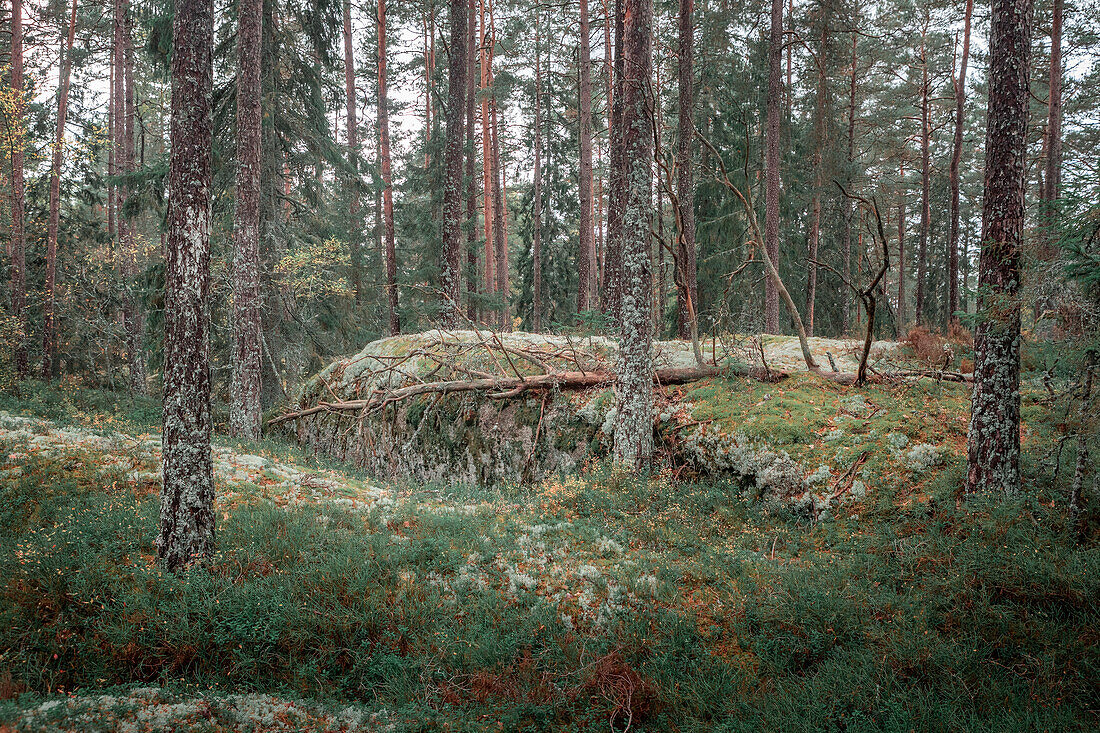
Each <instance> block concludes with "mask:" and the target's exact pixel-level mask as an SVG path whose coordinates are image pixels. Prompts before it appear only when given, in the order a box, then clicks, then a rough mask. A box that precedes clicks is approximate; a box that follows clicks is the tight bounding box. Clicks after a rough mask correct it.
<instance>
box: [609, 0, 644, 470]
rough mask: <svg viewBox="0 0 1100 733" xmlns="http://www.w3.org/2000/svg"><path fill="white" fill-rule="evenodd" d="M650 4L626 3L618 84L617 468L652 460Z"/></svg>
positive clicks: (631, 0)
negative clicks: (622, 201)
mask: <svg viewBox="0 0 1100 733" xmlns="http://www.w3.org/2000/svg"><path fill="white" fill-rule="evenodd" d="M652 22H653V3H652V0H626V12H625V25H624V29H623V31H624V32H623V36H624V40H625V44H624V53H625V70H626V75H625V78H624V79H623V95H622V96H623V115H622V118H621V120H622V159H621V160H622V166H623V170H622V173H621V177H622V182H623V194H624V199H625V204H626V206H625V209H624V212H623V218H622V223H621V226H622V231H621V234H620V238H621V256H622V271H621V277H622V297H621V302H620V330H619V364H618V370H617V373H616V379H615V393H616V396H617V398H618V414H617V416H616V421H615V462H616V463H619V464H622V465H626V466H633V467H635V468H642V467H645V466H646V465H647V464H648V463H649V461H650V459H651V458H652V455H653V380H652V373H653V353H652V347H651V344H652V338H653V337H652V320H651V318H650V298H651V297H652V295H651V293H652V287H653V283H652V275H651V269H652V263H651V261H650V258H651V253H650V246H649V242H650V229H649V228H650V211H651V208H652V207H651V206H650V184H651V179H652V160H653V128H652V125H651V124H650V118H649V104H648V100H647V95H648V91H649V90H648V86H649V84H648V83H649V78H650V74H651V68H652V47H651V29H652Z"/></svg>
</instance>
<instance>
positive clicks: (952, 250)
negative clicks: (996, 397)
mask: <svg viewBox="0 0 1100 733" xmlns="http://www.w3.org/2000/svg"><path fill="white" fill-rule="evenodd" d="M1058 2H1061V0H1058ZM973 14H974V0H966V19H965V21H964V24H963V47H962V59H961V61H960V62H959V75H958V77H957V78H956V79H955V141H954V145H953V147H952V149H951V166H950V168H949V169H948V174H947V177H948V186H949V188H950V189H951V232H950V235H949V237H948V242H947V247H948V250H947V322H948V324H951V323H953V322H957V321H958V317H957V316H956V315H955V313H956V311H958V310H959V163H960V161H961V160H962V146H963V123H964V121H965V119H966V117H965V105H966V64H967V61H968V60H969V58H970V20H971V17H972V16H973Z"/></svg>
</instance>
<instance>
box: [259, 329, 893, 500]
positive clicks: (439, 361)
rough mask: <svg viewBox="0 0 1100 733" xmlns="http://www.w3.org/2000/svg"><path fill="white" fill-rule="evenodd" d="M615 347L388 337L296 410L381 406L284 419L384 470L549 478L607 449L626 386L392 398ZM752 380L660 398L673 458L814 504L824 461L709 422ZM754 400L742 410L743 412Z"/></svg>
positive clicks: (839, 344)
mask: <svg viewBox="0 0 1100 733" xmlns="http://www.w3.org/2000/svg"><path fill="white" fill-rule="evenodd" d="M812 344H813V346H814V347H815V349H814V350H815V351H820V354H819V355H820V356H822V358H823V360H824V357H825V351H829V352H831V353H832V354H833V355H834V358H835V360H836V361H837V362H838V363H839V364H840V366H841V368H842V369H843V368H847V367H849V366H850V365H854V361H855V359H856V358H857V357H856V356H855V355H854V352H855V350H856V348H855V345H854V344H853V342H844V341H829V340H817V339H814V340H812ZM878 348H880V349H885V348H890V346H889V345H882V346H880V347H878ZM705 351H706V356H707V357H709V358H712V359H715V361H716V362H717V363H719V364H723V363H730V362H732V361H735V360H736V361H739V362H741V363H744V362H746V361H748V362H751V361H752V360H753V359H754V355H755V358H756V359H759V349H756V350H755V351H754V349H752V348H748V347H745V346H744V344H742V346H741V347H735V346H732V345H728V346H727V348H726V349H723V347H722V346H721V344H717V345H714V344H711V343H709V342H708V344H707V348H706V350H705ZM764 352H765V354H764V358H765V360H766V361H767V362H768V365H769V367H771V368H784V369H797V367H798V366H799V362H798V358H799V357H798V355H799V354H800V352H799V351H798V347H797V341H796V340H795V339H793V338H787V339H784V338H782V337H778V338H777V337H767V340H765V342H764ZM615 355H616V344H615V342H614V341H612V340H610V339H606V338H602V337H585V338H579V337H572V338H570V337H567V336H550V335H541V334H528V333H508V334H501V335H494V334H492V333H489V332H481V333H479V332H475V331H456V332H441V331H428V332H425V333H420V334H412V335H403V336H397V337H393V338H387V339H382V340H379V341H375V342H373V343H371V344H369V345H367V346H366V347H365V348H364V349H363V350H362V351H361V352H359V353H358V354H356V355H354V356H352V357H348V358H344V359H340V360H337V361H335V362H333V363H332V364H330V365H329V366H328V367H327V368H326V369H324V370H323V371H322V372H320V373H319V374H317V375H316V376H315V377H313V378H312V379H310V380H309V381H308V382H307V383H306V384H305V385H304V387H303V389H302V391H301V393H300V395H299V397H298V399H297V400H296V404H295V405H292V406H291V410H292V411H309V409H310V408H315V407H317V406H318V405H322V404H324V403H329V404H335V403H347V402H354V401H359V402H360V403H362V402H363V401H366V402H368V403H369V407H367V408H366V409H361V410H347V409H321V410H318V411H313V412H310V413H309V414H304V415H302V416H300V417H296V418H294V419H291V420H286V421H284V422H281V423H278V425H277V426H276V429H278V430H281V431H284V432H286V433H287V434H289V435H291V436H293V437H294V438H296V439H297V441H298V442H300V443H301V444H302V445H304V446H308V447H312V448H313V449H314V450H316V451H318V452H321V453H324V454H326V455H329V456H331V457H334V458H337V459H340V460H345V461H349V462H352V463H355V464H356V465H358V466H360V467H362V468H364V469H365V470H366V471H367V472H369V473H370V474H372V475H374V476H377V477H379V478H385V479H390V480H397V481H403V480H408V481H413V482H416V483H425V482H446V483H477V484H482V485H493V484H501V483H510V482H521V481H532V480H538V479H541V478H544V477H546V476H548V475H552V474H554V473H558V472H567V471H570V470H573V469H575V468H576V467H577V466H578V465H579V464H581V463H583V462H584V461H586V460H588V459H590V458H594V457H595V458H599V457H602V456H606V455H607V454H608V452H609V450H610V447H611V433H612V432H613V425H614V419H615V398H614V391H613V389H612V388H611V387H610V386H609V385H607V384H601V385H597V386H594V387H590V388H586V389H558V388H554V389H547V390H530V391H525V392H521V393H519V394H510V395H503V394H501V393H500V392H499V391H497V392H494V391H492V390H471V391H462V392H453V393H450V392H449V393H438V392H435V393H425V394H418V395H415V396H412V397H408V398H403V399H398V400H387V399H386V397H385V396H386V395H392V394H393V392H394V390H400V389H402V388H409V387H411V386H413V385H418V384H421V383H428V382H439V381H441V380H456V379H458V380H461V379H463V378H466V379H471V380H473V379H478V378H483V377H485V376H486V375H504V376H509V377H512V376H517V375H533V374H545V373H547V372H564V371H569V372H572V373H577V372H584V373H590V372H599V371H604V372H610V371H613V364H614V359H615ZM654 356H655V366H656V368H658V369H685V368H690V367H694V366H695V359H694V357H693V355H692V350H691V345H690V344H689V343H685V342H680V341H661V342H656V343H655V344H654ZM757 363H758V364H759V361H758V362H757ZM852 368H854V366H853V367H852ZM814 379H815V378H812V377H809V376H805V377H799V378H798V380H796V381H799V380H805V384H804V388H805V389H808V390H815V389H819V388H818V387H814V386H813V385H815V384H817V382H814V381H813V380H814ZM746 384H748V382H736V381H735V382H728V381H726V380H725V379H724V378H721V377H719V378H716V380H715V382H714V384H713V388H711V389H708V388H706V387H705V386H704V387H695V388H694V396H693V397H691V398H690V399H686V400H680V401H677V400H675V399H666V400H664V401H663V402H662V404H659V405H658V409H657V414H658V424H657V426H656V428H657V430H658V433H659V437H660V439H661V440H660V443H661V450H662V455H663V457H664V459H665V461H666V462H667V463H670V464H672V465H673V467H674V468H684V469H688V470H690V471H692V472H696V473H699V474H705V475H714V476H718V475H726V476H732V477H736V478H740V479H741V480H742V481H743V482H744V483H745V486H746V489H748V490H750V491H751V492H752V493H753V494H755V495H757V496H759V497H761V498H763V499H764V500H766V501H770V500H777V501H780V502H784V503H791V502H792V501H795V502H802V503H805V502H806V501H807V498H808V497H810V498H812V490H813V487H814V485H815V481H816V482H817V483H821V481H822V479H823V477H822V476H818V478H817V479H815V478H814V476H815V475H816V474H821V473H822V468H821V466H818V465H817V464H814V466H815V468H816V470H815V471H810V472H808V471H807V469H806V468H805V465H808V464H806V459H807V458H808V456H806V457H803V459H802V460H799V459H798V457H797V456H796V457H795V458H792V457H791V455H789V453H788V450H787V448H786V447H785V446H786V445H788V442H787V441H786V440H785V439H784V438H782V437H781V436H775V438H773V437H771V436H767V435H751V434H750V435H746V434H745V433H744V432H743V431H742V430H741V428H740V425H738V424H736V423H737V420H739V419H740V418H734V419H732V420H730V419H725V420H719V421H715V420H713V419H711V418H709V417H706V415H708V414H709V413H707V410H709V409H711V408H713V406H714V404H715V403H725V402H730V403H731V404H732V403H734V402H738V400H739V399H740V397H739V396H738V395H737V392H738V390H741V391H744V390H745V386H746ZM759 388H760V389H765V390H773V389H783V388H782V387H781V386H776V385H759ZM796 389H799V388H796ZM704 393H707V394H710V395H712V397H710V398H709V399H710V402H709V403H708V402H705V401H700V397H699V395H700V394H704ZM769 396H770V395H769ZM769 396H765V397H764V399H768V397H769ZM813 396H814V395H813V394H811V395H810V397H811V398H812V397H813ZM741 401H743V400H741ZM829 405H830V406H829V407H828V408H824V404H823V409H827V411H828V412H829V413H830V414H831V413H833V412H834V410H835V408H834V407H832V405H831V402H830V403H829ZM744 407H746V406H743V405H740V404H738V407H737V409H743V408H744ZM700 408H702V409H700ZM700 416H703V417H702V419H700ZM802 427H805V428H806V430H807V432H808V431H809V430H810V427H809V426H802ZM798 428H799V426H792V429H793V430H797V429H798ZM810 438H812V436H808V437H807V440H810ZM815 460H816V457H815ZM826 473H828V471H827V470H826ZM826 483H827V482H826ZM825 488H826V486H821V487H819V489H820V490H823V489H825Z"/></svg>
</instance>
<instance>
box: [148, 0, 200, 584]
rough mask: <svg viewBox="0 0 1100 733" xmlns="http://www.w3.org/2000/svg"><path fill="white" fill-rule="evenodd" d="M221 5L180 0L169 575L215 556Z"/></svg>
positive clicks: (172, 175)
mask: <svg viewBox="0 0 1100 733" xmlns="http://www.w3.org/2000/svg"><path fill="white" fill-rule="evenodd" d="M213 46H214V5H213V0H177V2H176V13H175V18H174V20H173V30H172V47H173V48H174V49H175V52H174V53H173V54H172V72H171V73H172V121H171V133H170V134H171V142H172V148H171V153H170V158H169V169H168V199H169V212H168V251H167V253H166V254H167V262H166V271H167V292H166V297H165V311H164V322H165V323H164V328H165V341H164V431H163V443H164V450H163V453H164V484H163V488H162V490H161V506H160V535H159V536H158V537H157V542H156V545H157V555H158V556H159V558H160V561H161V562H162V563H163V564H164V565H165V567H167V568H168V569H169V570H179V569H184V568H187V567H189V566H192V565H194V564H195V563H200V562H206V561H209V560H210V558H211V557H212V556H213V553H214V472H213V460H212V456H211V453H210V358H209V343H208V340H209V327H210V321H209V313H208V310H207V308H208V302H207V298H208V292H209V288H210V183H211V148H212V143H213V125H212V118H211V101H212V97H213V65H212V57H213Z"/></svg>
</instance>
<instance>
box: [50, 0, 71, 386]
mask: <svg viewBox="0 0 1100 733" xmlns="http://www.w3.org/2000/svg"><path fill="white" fill-rule="evenodd" d="M76 8H77V0H73V9H72V13H71V15H70V17H69V33H68V36H67V37H66V40H65V49H64V51H63V52H62V56H61V69H60V71H59V72H58V83H57V86H58V89H57V133H56V134H55V136H54V143H53V150H52V160H51V162H50V219H49V224H48V225H47V227H46V298H45V302H44V303H43V313H42V321H43V323H42V326H43V328H42V379H44V380H46V381H49V380H50V379H53V378H54V377H56V376H57V374H58V366H59V365H58V362H57V323H56V321H55V314H54V308H55V302H54V297H55V296H54V293H55V287H56V282H57V237H58V229H59V225H60V222H61V161H62V157H63V155H64V150H65V119H66V112H67V110H68V106H69V72H70V71H71V70H72V54H73V41H74V39H75V38H76Z"/></svg>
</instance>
